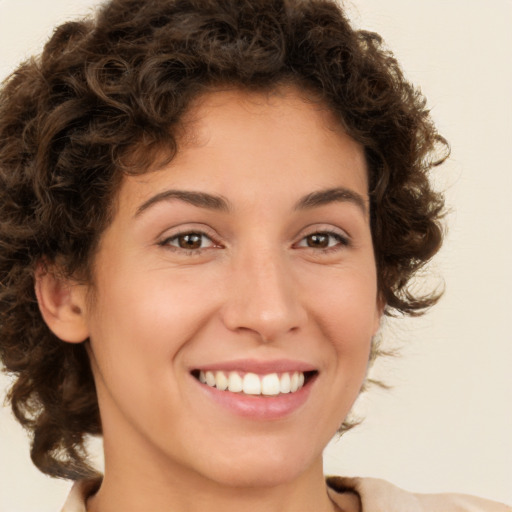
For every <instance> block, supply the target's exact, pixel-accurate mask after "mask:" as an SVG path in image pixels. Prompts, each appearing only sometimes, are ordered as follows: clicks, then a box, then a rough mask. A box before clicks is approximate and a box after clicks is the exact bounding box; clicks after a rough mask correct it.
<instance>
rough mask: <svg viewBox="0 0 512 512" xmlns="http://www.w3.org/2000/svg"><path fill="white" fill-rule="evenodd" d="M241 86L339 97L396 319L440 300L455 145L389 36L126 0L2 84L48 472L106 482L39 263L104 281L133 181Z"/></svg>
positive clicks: (383, 287)
mask: <svg viewBox="0 0 512 512" xmlns="http://www.w3.org/2000/svg"><path fill="white" fill-rule="evenodd" d="M225 85H228V86H234V87H238V88H241V89H245V90H258V91H269V90H272V89H274V88H276V87H277V86H279V85H294V86H295V87H296V88H298V89H299V90H303V91H313V92H314V93H315V95H316V96H317V97H319V98H320V99H321V101H322V102H323V103H324V104H325V105H327V107H328V108H329V109H330V110H331V111H332V113H333V114H334V115H335V116H336V118H337V119H338V120H339V122H340V123H341V125H342V126H343V127H344V129H345V130H346V132H347V133H348V134H349V135H350V136H351V137H352V138H354V139H355V140H356V141H358V142H360V143H361V144H362V145H363V147H364V150H365V153H366V158H367V163H368V169H369V194H370V204H371V230H372V235H373V243H374V248H375V255H376V264H377V272H378V287H379V292H380V295H381V297H382V299H383V300H384V301H385V303H386V313H387V314H392V313H396V312H400V313H405V314H413V315H415V314H420V313H421V312H423V311H424V310H425V309H426V308H428V307H429V306H431V305H432V304H434V303H435V301H436V300H437V299H438V294H436V293H435V292H433V293H430V294H427V295H421V296H417V295H416V294H415V293H413V292H412V291H411V287H410V282H411V278H412V277H413V276H415V275H416V274H417V272H418V270H419V269H421V268H422V267H423V266H424V265H425V263H426V262H428V261H429V260H430V258H431V257H432V256H433V255H434V254H435V253H436V252H437V251H438V249H439V247H440V245H441V241H442V227H441V224H440V219H441V216H442V213H443V199H442V196H441V195H440V194H439V193H437V192H435V191H434V190H433V189H432V187H431V185H430V183H429V179H428V173H429V171H430V170H431V168H432V167H433V166H435V165H437V164H439V163H440V162H441V161H443V160H444V158H445V157H446V154H447V144H446V141H445V140H444V139H443V138H442V137H441V136H440V135H439V134H438V133H437V131H436V129H435V127H434V125H433V123H432V121H431V118H430V116H429V112H428V110H427V108H426V104H425V99H424V97H423V96H422V95H421V93H420V92H419V91H418V90H417V89H415V88H414V87H413V86H412V85H411V84H410V83H408V82H407V80H406V79H405V78H404V76H403V74H402V72H401V70H400V67H399V65H398V64H397V62H396V60H395V58H394V57H393V55H392V54H391V53H390V52H389V51H388V50H386V49H385V48H383V45H382V41H381V38H380V36H379V35H377V34H375V33H370V32H367V31H362V30H359V31H357V30H354V29H353V28H352V27H351V26H350V24H349V22H348V21H347V19H346V16H345V14H344V13H343V12H342V10H341V9H340V7H339V6H338V5H336V3H335V2H334V1H332V0H151V1H147V2H141V1H140V0H112V1H111V2H109V3H107V4H105V5H104V6H102V7H101V8H100V10H99V11H98V12H97V14H96V16H95V17H94V18H90V19H89V18H88V19H84V20H81V21H76V22H69V23H65V24H63V25H61V26H60V27H58V28H57V29H56V31H55V33H54V34H53V36H52V38H51V39H50V40H49V41H48V43H47V44H46V46H45V48H44V51H43V53H42V54H41V55H40V56H39V57H37V58H32V59H31V60H29V61H27V62H25V63H23V64H22V65H21V66H20V67H19V68H18V69H17V70H16V71H15V72H14V73H13V74H12V75H11V76H10V77H9V78H8V79H7V80H6V81H5V82H4V84H3V87H2V89H1V91H0V356H1V360H2V362H3V364H4V365H5V368H6V370H7V371H8V372H11V373H12V374H14V375H15V376H16V377H17V378H16V380H15V382H14V385H13V386H12V389H11V391H10V393H9V399H10V401H11V404H12V408H13V411H14V414H15V416H16V418H17V419H18V420H19V421H20V422H21V423H22V424H23V425H24V426H25V427H26V428H27V429H28V430H29V431H30V432H31V433H32V435H33V439H32V450H31V454H32V460H33V461H34V463H35V464H36V466H37V467H38V468H39V469H40V470H41V471H43V472H45V473H47V474H49V475H52V476H58V477H65V478H72V479H77V478H81V477H84V476H88V475H90V474H91V472H92V469H91V468H90V467H89V466H88V465H87V462H86V453H85V451H84V440H85V436H86V435H88V434H100V433H101V423H100V416H99V411H98V404H97V399H96V391H95V385H94V381H93V377H92V373H91V369H90V365H89V360H88V357H87V353H86V349H85V346H84V344H70V343H63V342H62V341H60V340H59V339H57V338H56V336H55V335H54V334H53V333H52V332H51V331H50V330H49V328H48V327H47V326H46V324H45V323H44V321H43V319H42V317H41V314H40V312H39V309H38V304H37V300H36V297H35V294H34V275H35V271H36V268H37V266H38V265H41V263H42V262H43V263H45V264H52V265H57V266H58V267H59V268H60V269H61V271H62V272H64V273H65V275H67V276H77V275H81V276H85V278H88V277H90V274H89V272H90V263H91V260H92V258H93V256H94V251H95V249H96V247H97V244H98V240H99V238H100V236H101V234H102V232H103V230H104V229H105V228H106V227H107V225H108V223H109V222H110V220H111V218H112V213H113V212H112V210H113V209H112V205H113V199H114V197H115V194H116V191H117V190H118V188H119V184H120V182H121V179H122V177H123V176H124V175H125V174H126V173H128V174H133V173H143V172H146V171H147V170H148V169H150V168H151V167H152V166H153V165H154V161H155V155H164V158H165V160H166V161H170V160H171V159H172V158H173V156H174V155H175V153H176V151H177V150H178V145H177V126H178V124H179V121H180V120H181V119H182V117H183V114H184V113H185V112H186V111H187V108H188V107H189V106H190V104H191V101H192V100H193V99H194V98H197V97H198V95H200V94H201V93H204V92H206V91H208V90H214V89H215V88H218V87H219V86H225ZM445 149H446V151H445ZM440 150H441V151H442V153H441V155H440ZM439 155H440V156H439Z"/></svg>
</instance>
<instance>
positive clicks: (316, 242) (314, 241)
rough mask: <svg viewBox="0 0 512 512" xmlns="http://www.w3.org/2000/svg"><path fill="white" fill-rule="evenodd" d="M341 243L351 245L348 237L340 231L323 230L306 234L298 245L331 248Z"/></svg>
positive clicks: (312, 247)
mask: <svg viewBox="0 0 512 512" xmlns="http://www.w3.org/2000/svg"><path fill="white" fill-rule="evenodd" d="M339 245H343V246H347V245H349V242H348V239H347V238H346V237H344V236H342V235H340V234H339V233H333V232H330V231H321V232H318V233H311V234H310V235H307V236H305V237H304V238H303V239H302V240H301V241H300V242H299V243H298V244H297V247H308V248H311V249H330V248H333V247H336V246H339Z"/></svg>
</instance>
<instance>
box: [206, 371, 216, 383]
mask: <svg viewBox="0 0 512 512" xmlns="http://www.w3.org/2000/svg"><path fill="white" fill-rule="evenodd" d="M206 384H208V386H215V375H214V374H213V372H206Z"/></svg>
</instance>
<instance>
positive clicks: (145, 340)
mask: <svg viewBox="0 0 512 512" xmlns="http://www.w3.org/2000/svg"><path fill="white" fill-rule="evenodd" d="M185 126H187V130H186V132H187V134H188V135H186V136H185V137H184V138H183V140H182V143H181V146H180V150H179V152H178V154H177V156H176V157H175V159H174V160H173V161H172V162H171V163H170V164H169V165H167V166H166V167H165V168H163V169H159V170H156V171H152V172H149V173H146V174H144V175H142V176H134V177H127V178H125V179H124V182H123V183H122V186H121V189H120V191H119V194H118V197H117V211H116V214H115V216H114V219H113V222H112V224H111V225H110V226H109V227H108V228H107V230H106V231H105V233H104V234H103V235H102V239H101V243H100V246H99V250H98V253H97V255H96V257H95V261H94V286H92V285H89V286H85V285H74V286H71V285H69V283H68V284H67V286H65V287H64V286H61V285H59V284H55V283H53V284H52V283H51V282H50V281H49V280H50V278H47V279H46V281H45V279H42V280H40V284H39V288H38V297H39V299H40V303H42V307H41V309H42V311H43V314H44V315H45V318H46V319H47V322H48V324H49V325H50V327H53V328H54V331H55V332H56V333H57V334H58V335H60V336H61V337H62V338H63V339H65V340H66V341H70V342H79V341H82V340H84V339H85V338H86V337H87V338H90V344H89V345H88V347H89V354H90V358H91V364H92V368H93V372H94V377H95V381H96V386H97V390H98V399H99V405H100V411H101V417H102V423H103V431H104V447H105V464H106V465H105V477H104V480H103V484H102V486H101V487H100V490H99V491H98V493H97V494H96V495H95V496H94V497H92V498H91V499H89V502H88V509H89V510H90V511H93V512H98V511H99V512H109V511H114V510H124V511H126V512H129V511H136V510H152V511H155V512H158V511H164V510H170V509H171V507H172V510H173V511H185V510H186V511H196V510H197V511H199V510H206V509H207V510H210V511H217V510H218V511H220V510H222V511H228V512H229V511H231V510H233V511H234V510H237V511H260V510H265V511H267V512H268V511H276V512H277V511H280V512H285V511H297V510H304V511H307V510H311V511H313V510H314V511H322V510H324V511H327V510H335V509H336V507H335V505H334V504H333V503H332V502H331V501H330V499H329V498H328V496H327V493H326V486H325V482H324V478H323V474H322V451H323V449H324V448H325V446H326V444H327V443H328V441H329V440H330V439H331V438H332V436H333V435H334V434H335V432H336V430H337V429H338V428H339V426H340V424H341V423H342V421H343V419H344V418H345V417H346V415H347V413H348V412H349V410H350V408H351V406H352V404H353V402H354V401H355V399H356V397H357V396H358V394H359V391H360V388H361V385H362V383H363V381H364V378H365V374H366V370H367V364H368V357H369V352H370V346H371V340H372V337H373V336H374V334H375V333H376V331H377V329H378V327H379V321H380V317H381V313H382V307H381V305H380V303H379V300H378V292H377V278H376V270H375V261H374V253H373V245H372V239H371V233H370V225H369V212H368V194H367V169H366V163H365V159H364V154H363V150H362V148H361V147H360V146H359V145H358V144H357V143H356V142H355V141H354V140H352V139H351V138H350V137H349V136H347V135H346V134H345V133H344V132H343V131H342V130H341V128H339V127H337V126H336V123H335V121H334V120H333V119H332V116H331V114H330V113H329V112H328V111H327V110H326V109H324V108H322V106H321V105H319V104H316V103H312V102H307V101H305V100H304V99H303V98H302V96H301V95H300V94H299V93H298V91H296V90H294V89H281V90H280V91H278V92H274V93H273V94H265V95H264V94H256V93H247V92H240V91H236V90H231V91H220V92H216V93H209V94H208V95H206V96H204V97H202V98H201V99H200V101H198V102H196V104H195V105H194V107H193V108H192V110H191V111H190V113H189V114H188V116H187V119H186V123H185ZM334 188H336V189H339V188H342V189H343V190H345V194H341V197H340V194H338V195H337V196H336V197H335V198H333V197H331V198H330V199H329V198H326V197H324V198H323V201H321V203H322V204H317V205H314V204H309V205H304V204H302V207H301V208H297V205H298V204H299V203H300V202H301V201H302V203H304V198H305V197H307V196H308V195H310V194H312V193H315V192H320V191H325V190H328V189H334ZM169 190H179V191H189V192H190V191H194V192H201V193H207V194H210V195H215V196H220V197H221V198H222V199H223V200H224V201H226V202H228V203H229V208H228V209H218V208H212V207H211V206H212V205H211V204H210V205H206V206H204V205H203V206H201V205H197V204H196V205H194V204H191V203H190V202H189V201H186V200H183V199H180V198H179V197H175V196H172V197H170V196H169V197H166V198H165V197H164V196H165V195H166V194H168V192H167V191H169ZM331 195H332V194H331ZM310 203H311V202H310ZM217 206H218V205H217ZM191 232H192V233H198V232H202V233H204V234H205V236H201V237H199V239H198V240H199V248H196V247H194V248H193V249H183V248H182V247H180V243H182V244H183V242H184V238H183V236H182V237H181V238H180V237H178V236H177V235H178V234H179V233H182V234H183V233H191ZM327 232H332V233H333V234H330V235H322V236H320V238H319V239H317V241H318V240H320V244H318V243H315V239H314V237H312V235H314V234H315V233H327ZM325 243H326V244H327V245H328V247H323V246H322V245H325ZM63 290H64V291H63ZM91 297H92V300H91ZM49 311H50V312H49ZM52 315H53V316H52ZM66 315H67V316H66ZM62 319H65V322H64V321H62ZM59 322H60V323H59ZM238 359H250V360H257V361H273V360H276V359H287V360H293V361H300V362H304V363H307V364H309V365H311V366H312V367H314V368H315V369H316V371H317V374H316V379H315V380H314V382H313V383H312V384H311V385H310V388H309V394H308V397H307V399H306V401H305V402H304V403H303V404H301V405H300V407H298V408H296V409H294V410H293V412H291V413H290V414H287V415H285V416H284V417H281V418H279V419H272V420H262V419H261V418H258V419H254V418H251V417H244V416H241V415H239V414H236V413H233V412H231V411H230V410H228V409H226V408H225V407H222V406H220V405H219V404H218V403H216V402H215V401H214V400H211V398H210V397H209V395H208V393H204V389H203V387H202V386H203V385H201V384H200V383H199V382H198V381H197V380H196V379H195V378H194V377H193V376H192V375H191V369H194V368H200V367H207V366H208V365H211V364H215V363H219V362H226V361H233V360H238ZM262 400H265V398H262ZM356 507H357V503H356V502H355V501H353V502H350V503H349V502H347V510H350V509H354V510H356V509H357V508H356Z"/></svg>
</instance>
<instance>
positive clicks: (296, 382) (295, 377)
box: [290, 372, 299, 393]
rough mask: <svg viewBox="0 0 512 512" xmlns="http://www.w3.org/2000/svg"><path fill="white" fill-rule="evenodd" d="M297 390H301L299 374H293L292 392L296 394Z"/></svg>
mask: <svg viewBox="0 0 512 512" xmlns="http://www.w3.org/2000/svg"><path fill="white" fill-rule="evenodd" d="M297 389H299V374H298V373H297V372H293V375H292V378H291V382H290V392H291V393H295V391H297Z"/></svg>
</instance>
